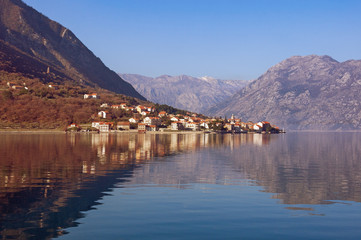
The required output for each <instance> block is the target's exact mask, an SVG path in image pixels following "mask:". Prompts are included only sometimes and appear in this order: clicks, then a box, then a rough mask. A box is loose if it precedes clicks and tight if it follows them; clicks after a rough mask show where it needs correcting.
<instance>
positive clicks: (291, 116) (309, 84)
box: [206, 55, 361, 130]
mask: <svg viewBox="0 0 361 240" xmlns="http://www.w3.org/2000/svg"><path fill="white" fill-rule="evenodd" d="M360 92H361V61H360V60H358V61H355V60H349V61H346V62H338V61H336V60H334V59H332V58H331V57H329V56H317V55H310V56H294V57H291V58H289V59H286V60H284V61H282V62H281V63H278V64H277V65H275V66H273V67H271V68H270V69H269V70H268V71H267V72H266V73H264V74H263V75H262V76H261V77H259V78H258V79H257V80H255V81H253V82H251V83H250V84H249V85H248V86H247V87H245V88H243V89H242V90H241V91H239V92H238V93H236V94H235V95H234V96H232V97H231V98H230V99H228V100H227V101H224V102H222V103H221V104H218V105H217V106H215V107H213V108H210V109H209V110H208V111H207V112H206V113H207V114H210V115H216V116H218V115H219V116H224V115H230V114H232V113H233V114H235V115H236V116H238V117H242V119H243V120H250V121H260V120H268V121H270V122H272V123H275V124H277V125H280V126H281V127H285V128H288V129H318V130H338V129H350V130H351V129H360V127H361V111H360V110H361V105H360V102H361V95H360Z"/></svg>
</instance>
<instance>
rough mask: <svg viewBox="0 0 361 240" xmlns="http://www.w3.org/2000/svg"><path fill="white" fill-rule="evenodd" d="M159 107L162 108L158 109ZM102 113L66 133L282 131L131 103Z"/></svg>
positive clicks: (106, 106)
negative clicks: (90, 121)
mask: <svg viewBox="0 0 361 240" xmlns="http://www.w3.org/2000/svg"><path fill="white" fill-rule="evenodd" d="M84 99H99V96H98V94H97V93H90V94H84ZM158 106H159V105H158ZM99 109H101V110H100V111H99V112H97V113H96V114H94V115H93V119H94V121H93V122H92V123H91V125H78V124H77V123H72V124H70V125H69V126H68V127H67V131H82V132H91V131H95V132H120V131H136V132H139V133H146V132H158V131H160V132H177V131H178V132H179V131H203V132H207V133H211V132H214V133H280V132H283V131H282V130H280V129H279V127H277V126H274V125H271V123H269V122H267V121H261V122H257V123H253V122H243V121H242V120H241V119H239V118H235V117H234V115H232V116H231V118H227V117H224V118H222V117H219V118H208V117H206V116H204V115H201V114H197V113H191V112H186V111H182V112H183V114H180V113H178V114H174V113H169V112H167V111H163V110H162V109H160V108H159V107H158V108H157V105H155V106H145V105H137V106H133V105H130V104H128V103H119V104H109V103H102V104H101V105H100V106H99Z"/></svg>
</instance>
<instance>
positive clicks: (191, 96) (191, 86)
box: [119, 74, 248, 113]
mask: <svg viewBox="0 0 361 240" xmlns="http://www.w3.org/2000/svg"><path fill="white" fill-rule="evenodd" d="M119 75H120V76H121V77H122V78H123V79H124V80H126V81H127V82H129V83H131V84H132V85H133V87H134V88H135V89H136V90H137V91H138V92H139V93H140V94H142V95H143V96H144V97H145V98H147V99H148V100H149V101H152V102H155V103H159V104H167V105H170V106H173V107H176V108H180V109H184V110H188V111H193V112H199V113H204V111H205V110H206V109H208V108H210V107H211V106H213V105H215V104H218V103H220V102H222V101H224V100H225V99H227V98H228V97H230V96H232V95H233V94H235V93H236V92H237V91H239V90H240V89H241V88H242V87H244V86H246V84H247V83H248V81H241V80H239V81H238V80H219V79H215V78H212V77H199V78H197V77H191V76H186V75H181V76H169V75H163V76H159V77H156V78H151V77H146V76H142V75H137V74H119Z"/></svg>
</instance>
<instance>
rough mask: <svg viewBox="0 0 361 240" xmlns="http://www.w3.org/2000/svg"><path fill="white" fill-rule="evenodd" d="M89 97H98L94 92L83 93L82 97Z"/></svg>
mask: <svg viewBox="0 0 361 240" xmlns="http://www.w3.org/2000/svg"><path fill="white" fill-rule="evenodd" d="M89 98H99V97H98V94H96V93H90V94H84V99H89Z"/></svg>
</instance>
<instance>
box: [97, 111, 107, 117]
mask: <svg viewBox="0 0 361 240" xmlns="http://www.w3.org/2000/svg"><path fill="white" fill-rule="evenodd" d="M107 113H108V111H100V112H98V116H99V117H101V118H107Z"/></svg>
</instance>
